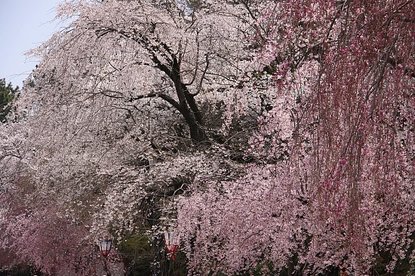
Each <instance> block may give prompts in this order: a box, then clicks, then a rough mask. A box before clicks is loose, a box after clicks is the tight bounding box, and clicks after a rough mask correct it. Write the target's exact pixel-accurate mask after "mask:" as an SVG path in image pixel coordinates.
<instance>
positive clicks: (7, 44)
mask: <svg viewBox="0 0 415 276" xmlns="http://www.w3.org/2000/svg"><path fill="white" fill-rule="evenodd" d="M59 2H62V0H0V78H5V79H6V81H7V82H12V83H13V84H14V85H19V86H21V85H22V81H23V80H24V79H25V78H26V77H27V75H28V74H29V73H30V72H31V71H32V69H33V68H34V67H35V65H36V60H34V59H28V58H27V57H26V56H25V55H24V53H25V52H26V51H28V50H30V49H32V48H34V47H36V46H38V45H39V44H41V43H42V42H44V41H45V40H47V39H48V38H49V37H50V36H51V35H52V33H54V32H55V31H57V30H59V24H58V22H57V21H53V19H54V17H55V7H56V6H57V4H58V3H59Z"/></svg>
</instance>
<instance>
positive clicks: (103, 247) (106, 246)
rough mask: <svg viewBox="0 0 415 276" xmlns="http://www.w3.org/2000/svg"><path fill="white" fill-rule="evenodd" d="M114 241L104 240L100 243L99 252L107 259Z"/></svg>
mask: <svg viewBox="0 0 415 276" xmlns="http://www.w3.org/2000/svg"><path fill="white" fill-rule="evenodd" d="M111 246H112V240H110V239H104V240H102V241H100V243H99V250H100V251H101V254H102V256H104V257H107V256H108V254H109V253H110V251H111Z"/></svg>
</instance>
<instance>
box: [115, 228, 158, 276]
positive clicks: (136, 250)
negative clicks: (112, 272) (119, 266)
mask: <svg viewBox="0 0 415 276" xmlns="http://www.w3.org/2000/svg"><path fill="white" fill-rule="evenodd" d="M118 250H119V251H120V253H121V255H122V256H123V259H124V262H125V263H126V265H127V267H128V275H130V276H133V275H134V276H140V275H151V263H152V262H153V260H154V249H153V248H152V247H151V244H150V241H149V239H148V237H147V236H146V235H145V234H143V233H137V234H134V235H131V236H129V237H127V238H126V239H124V241H122V242H121V243H120V244H119V246H118Z"/></svg>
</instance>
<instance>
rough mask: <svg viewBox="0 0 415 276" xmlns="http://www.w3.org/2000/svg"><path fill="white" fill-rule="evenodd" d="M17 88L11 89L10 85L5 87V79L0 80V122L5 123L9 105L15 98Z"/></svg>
mask: <svg viewBox="0 0 415 276" xmlns="http://www.w3.org/2000/svg"><path fill="white" fill-rule="evenodd" d="M18 90H19V88H18V87H15V88H13V86H12V84H11V83H9V84H7V85H6V80H5V79H0V122H2V123H3V122H5V121H6V116H7V114H8V113H9V112H10V109H11V105H10V103H11V102H12V100H13V99H14V97H15V96H16V93H17V91H18Z"/></svg>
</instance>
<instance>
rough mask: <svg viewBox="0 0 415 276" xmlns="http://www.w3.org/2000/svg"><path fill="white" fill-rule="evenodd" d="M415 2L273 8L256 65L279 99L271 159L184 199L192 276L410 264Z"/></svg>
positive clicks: (268, 139) (263, 132)
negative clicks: (195, 275) (269, 75)
mask: <svg viewBox="0 0 415 276" xmlns="http://www.w3.org/2000/svg"><path fill="white" fill-rule="evenodd" d="M414 5H415V3H414V2H413V1H386V2H385V1H371V2H370V3H369V2H365V1H278V2H273V1H270V2H269V6H268V7H267V8H266V9H264V10H263V12H262V17H261V18H259V20H258V23H257V26H258V27H257V30H258V36H259V37H260V38H263V40H260V42H261V46H262V47H263V52H262V54H261V55H260V57H259V59H258V60H259V62H260V64H262V66H263V70H265V71H267V72H270V73H272V74H273V75H274V78H275V82H276V91H275V93H276V95H277V96H276V97H274V99H275V100H274V101H273V104H272V105H273V108H272V109H271V110H270V111H269V112H268V114H266V115H265V116H264V118H263V120H262V122H261V127H260V130H259V131H258V133H257V135H255V137H254V138H253V139H252V151H254V152H255V154H256V155H258V156H262V157H263V159H262V160H263V161H264V163H265V164H264V165H261V164H257V165H255V166H252V167H251V168H250V169H249V170H247V171H248V172H247V175H246V176H244V177H243V178H242V179H238V180H234V181H228V182H219V183H218V182H212V183H210V184H208V185H207V188H205V189H202V190H195V191H194V192H193V194H192V196H190V197H188V198H183V200H182V206H181V208H180V210H179V225H180V229H181V233H182V235H183V237H182V239H183V240H184V244H185V246H186V252H187V254H188V257H189V259H190V266H191V268H192V271H193V272H197V271H202V270H206V269H207V270H210V271H222V272H227V273H233V272H237V271H243V270H253V269H262V270H264V271H267V270H268V271H274V273H275V272H277V271H283V270H285V271H288V272H289V273H293V272H296V273H306V274H313V275H314V274H318V273H327V272H330V271H335V270H342V271H344V272H348V273H351V274H357V275H366V274H371V273H373V274H376V273H381V272H383V273H386V270H387V271H389V272H390V271H393V269H401V268H402V267H405V264H406V263H407V262H408V260H409V259H410V258H412V257H413V256H412V255H411V254H413V248H414V233H415V228H414V227H415V225H414V223H413V221H414V215H415V212H414V211H415V210H414V208H413V206H414V197H413V189H414V186H413V185H414V175H415V172H414V147H413V145H414V128H413V123H410V122H413V121H414V120H415V106H414V93H413V91H414V88H415V87H414V85H415V80H414V68H415V62H414V61H415V60H414V46H415V45H414V39H413V38H414V20H413V14H412V12H413V10H414V8H415V6H414ZM272 164H273V165H272ZM382 266H383V267H382ZM385 266H386V267H385ZM406 269H407V268H406Z"/></svg>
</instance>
